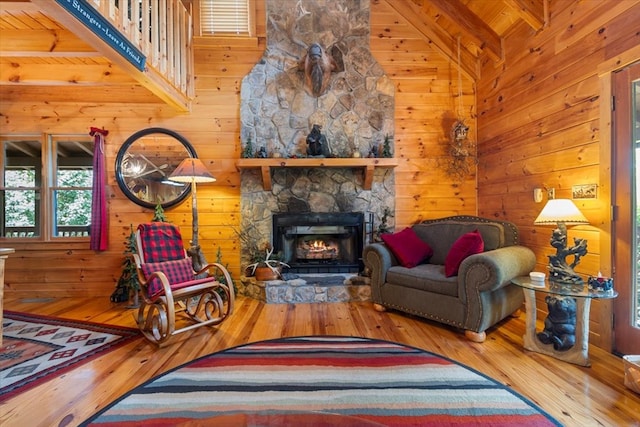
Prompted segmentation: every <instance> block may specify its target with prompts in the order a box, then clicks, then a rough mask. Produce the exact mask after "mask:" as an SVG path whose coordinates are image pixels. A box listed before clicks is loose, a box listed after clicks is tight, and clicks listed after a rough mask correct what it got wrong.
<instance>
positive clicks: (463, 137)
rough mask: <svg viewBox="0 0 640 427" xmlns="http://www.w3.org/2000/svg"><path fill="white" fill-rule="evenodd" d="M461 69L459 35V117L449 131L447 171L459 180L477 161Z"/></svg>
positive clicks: (470, 170) (469, 171)
mask: <svg viewBox="0 0 640 427" xmlns="http://www.w3.org/2000/svg"><path fill="white" fill-rule="evenodd" d="M462 98H463V93H462V74H461V71H460V37H458V111H457V116H458V118H457V119H456V121H455V122H454V123H453V126H452V127H451V130H450V132H449V156H450V159H449V165H448V168H447V173H448V174H449V176H452V177H454V178H456V179H458V180H460V181H461V180H463V179H464V177H466V176H468V175H469V174H470V173H471V172H472V170H473V167H474V166H475V165H476V163H477V157H476V145H475V143H473V142H472V141H470V140H469V126H467V125H466V124H465V119H464V114H463V112H464V105H463V99H462Z"/></svg>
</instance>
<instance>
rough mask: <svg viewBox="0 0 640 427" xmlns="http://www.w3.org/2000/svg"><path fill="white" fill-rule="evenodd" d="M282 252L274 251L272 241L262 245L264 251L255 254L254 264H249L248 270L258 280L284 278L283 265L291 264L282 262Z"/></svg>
mask: <svg viewBox="0 0 640 427" xmlns="http://www.w3.org/2000/svg"><path fill="white" fill-rule="evenodd" d="M279 258H280V254H278V253H276V254H274V253H273V247H272V246H271V244H270V243H265V244H263V245H262V251H258V252H256V253H255V254H254V257H253V261H254V262H253V264H249V265H248V266H247V268H246V271H247V272H248V273H249V275H250V276H255V278H256V280H259V281H261V282H262V281H266V280H277V279H281V278H282V267H283V266H284V267H289V264H287V263H286V262H282V261H281V260H280V259H279Z"/></svg>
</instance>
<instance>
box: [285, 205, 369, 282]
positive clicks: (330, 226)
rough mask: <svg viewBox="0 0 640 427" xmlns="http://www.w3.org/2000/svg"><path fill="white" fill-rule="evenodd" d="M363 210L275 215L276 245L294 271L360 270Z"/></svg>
mask: <svg viewBox="0 0 640 427" xmlns="http://www.w3.org/2000/svg"><path fill="white" fill-rule="evenodd" d="M364 217H365V216H364V213H362V212H342V213H333V212H332V213H324V212H321V213H319V212H310V213H280V214H274V215H273V247H274V250H275V251H276V252H281V253H282V255H283V261H284V262H286V263H287V264H289V265H290V266H291V269H290V270H289V271H290V272H292V273H301V274H303V273H357V272H359V271H361V270H362V268H363V263H362V249H363V245H364V242H365V240H366V239H365V237H366V236H365V221H364Z"/></svg>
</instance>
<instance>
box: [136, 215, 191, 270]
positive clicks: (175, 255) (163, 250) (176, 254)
mask: <svg viewBox="0 0 640 427" xmlns="http://www.w3.org/2000/svg"><path fill="white" fill-rule="evenodd" d="M138 231H139V232H140V240H141V242H142V248H141V249H140V250H141V252H142V255H143V256H144V261H145V263H150V262H161V261H172V260H176V259H183V258H184V257H185V255H184V246H183V245H182V235H181V234H180V229H179V228H178V227H176V226H175V225H173V224H169V223H167V222H149V223H146V224H140V225H139V226H138Z"/></svg>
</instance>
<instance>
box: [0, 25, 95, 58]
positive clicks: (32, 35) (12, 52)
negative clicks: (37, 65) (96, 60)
mask: <svg viewBox="0 0 640 427" xmlns="http://www.w3.org/2000/svg"><path fill="white" fill-rule="evenodd" d="M0 56H37V57H73V58H78V57H96V56H102V55H101V54H99V53H98V52H96V50H95V49H94V48H93V47H91V46H89V45H88V44H86V43H85V42H83V41H82V40H80V39H79V38H78V37H76V36H75V34H73V33H72V32H70V31H68V30H44V29H43V30H13V29H3V30H2V37H1V38H0Z"/></svg>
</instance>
